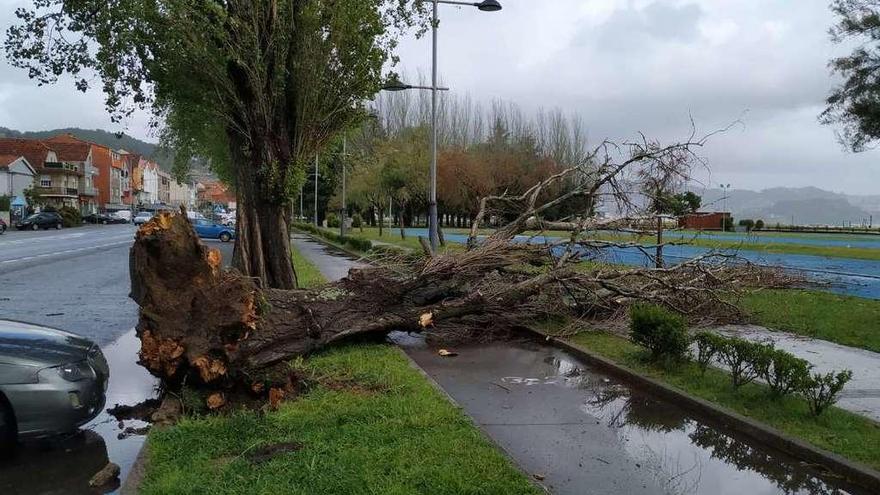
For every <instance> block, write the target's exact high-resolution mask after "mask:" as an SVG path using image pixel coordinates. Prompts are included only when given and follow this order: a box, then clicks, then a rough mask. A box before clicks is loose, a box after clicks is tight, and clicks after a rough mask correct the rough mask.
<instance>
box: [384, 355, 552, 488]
mask: <svg viewBox="0 0 880 495" xmlns="http://www.w3.org/2000/svg"><path fill="white" fill-rule="evenodd" d="M394 347H395V348H396V349H397V351H398V352H399V353H400V355H401V356H403V358H404V359H406V360H407V361H408V362H409V365H410V366H411V367H412V368H413V369H415V370H416V371H418V372H419V374H420V375H422V377H424V378H425V380H426V381H427V382H428V383H429V384H430V385H431V386H432V387H434V388H435V389H436V390H437V391H438V392H440V394H441V395H443V397H445V398H446V400H448V401H449V403H450V404H452V405H453V406H454V407H455V408H456V409H458V410H459V411H461V412H462V414H464V417H465V418H467V419H468V421H469V422H470V423H471V424H472V425H474V428H476V429H477V431H479V432H480V434H481V435H482V436H483V438H485V439H486V441H488V442H489V443H490V444H491V445H492V446H493V447H495V448H496V449H498V450H499V451H500V452H501V453H503V454H504V456H505V457H507V460H509V461H510V463H511V464H513V465H514V466H515V467H516V469H517V470H519V472H521V473H523V475H524V476H525V477H526V479H528V480H529V482H530V483H531V484H532V485H534V486H535V487H537V488H538V489H539V490H542V491H544V492H545V493H550V490H549V489H548V488H547V487H546V486H544V485H542V484H541V483H540V482H538V481H537V480H536V479H535V478H534V476H532V473H529V472H528V471H527V470H526V469H525V468H524V467H523V466H521V465H520V464H519V463H518V462H517V461H516V458H515V457H514V456H513V455H511V453H510V452H508V451H507V449H505V448H504V447H502V446H501V445H499V444H498V442H496V441H495V439H494V438H492V437H491V436H490V435H489V433H488V432H487V431H486V430H484V429H483V427H482V426H480V425H479V424H478V423H477V422H476V421H475V420H474V418H472V417H471V416H470V415H469V414H467V413H465V412H464V408H463V407H462V406H461V404H459V403H458V401H457V400H455V398H453V397H452V396H451V395H449V392H447V391H446V389H444V388H443V387H442V386H441V385H440V384H439V383H437V380H435V379H434V377H432V376H431V375H429V374H428V372H427V371H425V370H424V369H423V368H422V367H421V366H419V363H417V362H415V361H414V360H413V358H411V357H409V354H407V353H406V351H404V350H403V349H402V348H400V347H397V346H394Z"/></svg>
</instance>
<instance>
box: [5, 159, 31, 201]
mask: <svg viewBox="0 0 880 495" xmlns="http://www.w3.org/2000/svg"><path fill="white" fill-rule="evenodd" d="M36 175H37V172H36V171H35V170H34V167H32V166H31V164H30V163H28V161H27V159H26V158H25V157H23V156H13V155H0V196H9V197H11V198H12V197H16V196H18V197H22V196H24V190H25V189H27V188H29V187H31V186H33V185H34V176H36Z"/></svg>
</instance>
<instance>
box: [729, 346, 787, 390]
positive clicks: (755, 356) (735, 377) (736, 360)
mask: <svg viewBox="0 0 880 495" xmlns="http://www.w3.org/2000/svg"><path fill="white" fill-rule="evenodd" d="M773 351H774V349H773V346H772V345H768V344H759V343H756V342H749V341H748V340H744V339H740V338H728V339H726V342H725V343H724V345H723V347H722V348H721V349H720V350H719V353H718V356H719V358H720V360H721V362H722V363H724V364H726V365H727V367H728V368H730V378H731V380H732V382H733V388H739V387H741V386H743V385H745V384H747V383H750V382H753V381H754V380H755V378H758V377H760V376H763V375H764V374H765V373H766V369H767V367H768V366H770V361H771V359H772V357H771V355H772V352H773Z"/></svg>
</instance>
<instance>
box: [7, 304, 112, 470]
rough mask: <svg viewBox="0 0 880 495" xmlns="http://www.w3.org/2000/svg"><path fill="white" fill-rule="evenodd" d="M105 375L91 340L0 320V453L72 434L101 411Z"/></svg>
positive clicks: (102, 361)
mask: <svg viewBox="0 0 880 495" xmlns="http://www.w3.org/2000/svg"><path fill="white" fill-rule="evenodd" d="M109 378H110V370H109V368H108V366H107V361H106V360H105V359H104V354H103V353H101V349H100V348H99V347H98V346H97V345H95V344H94V343H93V342H92V341H90V340H88V339H85V338H83V337H79V336H76V335H73V334H71V333H67V332H62V331H61V330H55V329H52V328H46V327H41V326H36V325H29V324H26V323H19V322H13V321H4V320H0V454H2V451H3V450H9V449H10V448H11V446H12V445H14V443H15V441H16V439H17V438H40V437H47V436H53V435H58V434H64V433H68V432H72V431H75V430H76V429H77V428H78V427H79V426H82V425H83V424H85V423H87V422H89V421H91V420H92V419H93V418H94V417H95V416H97V415H98V413H100V412H101V410H102V409H103V408H104V401H105V395H104V393H105V391H106V390H107V381H108V380H109Z"/></svg>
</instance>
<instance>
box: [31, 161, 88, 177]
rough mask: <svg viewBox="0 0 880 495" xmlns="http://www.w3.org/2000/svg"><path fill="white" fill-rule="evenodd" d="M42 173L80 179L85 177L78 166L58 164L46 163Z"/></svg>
mask: <svg viewBox="0 0 880 495" xmlns="http://www.w3.org/2000/svg"><path fill="white" fill-rule="evenodd" d="M40 172H42V173H44V174H65V175H76V176H80V177H81V176H82V175H83V174H82V172H81V171H80V170H79V167H78V166H76V165H70V164H68V163H58V162H46V163H45V164H44V165H43V169H42V170H41V171H40Z"/></svg>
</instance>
